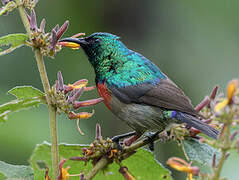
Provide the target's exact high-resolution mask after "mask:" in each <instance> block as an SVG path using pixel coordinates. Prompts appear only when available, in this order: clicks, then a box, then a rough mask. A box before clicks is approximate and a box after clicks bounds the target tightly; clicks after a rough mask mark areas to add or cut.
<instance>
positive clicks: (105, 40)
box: [60, 33, 219, 139]
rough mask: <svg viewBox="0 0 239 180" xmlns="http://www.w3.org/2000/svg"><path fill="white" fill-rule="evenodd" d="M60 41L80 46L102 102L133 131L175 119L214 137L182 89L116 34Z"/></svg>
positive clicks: (169, 124)
mask: <svg viewBox="0 0 239 180" xmlns="http://www.w3.org/2000/svg"><path fill="white" fill-rule="evenodd" d="M60 42H63V43H64V45H65V46H67V43H68V44H69V45H68V47H71V48H74V47H81V48H82V49H83V50H84V52H85V54H86V55H87V57H88V59H89V61H90V63H91V65H92V66H93V68H94V71H95V83H96V86H97V91H98V93H99V95H100V96H101V97H102V98H103V99H104V104H105V105H106V106H107V108H108V109H109V110H110V111H111V112H112V113H113V114H115V115H116V116H117V117H118V118H119V119H121V120H122V121H123V122H125V123H126V124H127V125H129V126H130V127H131V128H132V129H133V130H134V131H135V132H136V134H137V135H142V134H144V133H145V132H149V131H150V132H163V131H164V130H169V129H170V128H171V127H172V125H173V124H175V123H176V124H181V123H185V124H187V125H188V126H190V127H194V128H196V129H198V130H199V131H201V132H202V133H204V134H206V135H207V136H209V137H211V138H214V139H217V137H218V134H219V132H218V131H217V130H216V129H214V128H213V127H211V126H209V125H208V124H206V123H204V122H203V121H201V120H200V119H199V118H200V117H202V115H200V114H199V113H198V112H197V111H196V110H195V109H194V107H193V106H192V104H191V101H190V99H189V98H188V97H187V96H186V95H185V94H184V92H183V91H182V90H181V89H180V88H179V87H178V86H177V85H176V84H175V83H174V82H173V81H172V80H170V79H169V78H168V76H167V75H165V74H164V73H163V72H162V71H161V70H160V69H159V68H158V67H157V66H156V65H155V64H154V63H153V62H151V61H150V60H149V59H147V58H146V57H144V56H143V55H141V54H139V53H137V52H135V51H133V50H130V49H128V48H127V47H126V46H125V45H124V44H123V43H122V42H121V41H120V38H119V37H118V36H116V35H113V34H110V33H94V34H92V35H90V36H88V37H83V38H72V37H71V38H64V39H62V40H60Z"/></svg>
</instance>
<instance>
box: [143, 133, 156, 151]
mask: <svg viewBox="0 0 239 180" xmlns="http://www.w3.org/2000/svg"><path fill="white" fill-rule="evenodd" d="M158 134H159V132H148V133H147V134H145V136H146V137H147V138H148V141H149V150H150V151H154V139H155V138H156V137H157V136H158Z"/></svg>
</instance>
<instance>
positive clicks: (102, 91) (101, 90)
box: [97, 83, 111, 110]
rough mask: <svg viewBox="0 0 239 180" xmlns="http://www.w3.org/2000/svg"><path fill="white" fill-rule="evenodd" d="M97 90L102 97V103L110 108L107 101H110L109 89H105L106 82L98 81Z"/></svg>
mask: <svg viewBox="0 0 239 180" xmlns="http://www.w3.org/2000/svg"><path fill="white" fill-rule="evenodd" d="M97 91H98V93H99V95H100V96H101V97H103V98H104V103H105V105H106V106H107V108H108V109H109V110H111V108H110V106H109V103H110V101H111V94H110V92H109V90H108V89H107V87H106V84H105V83H104V84H102V83H98V84H97Z"/></svg>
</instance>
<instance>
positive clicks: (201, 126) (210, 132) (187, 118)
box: [175, 112, 219, 139]
mask: <svg viewBox="0 0 239 180" xmlns="http://www.w3.org/2000/svg"><path fill="white" fill-rule="evenodd" d="M175 119H177V120H180V121H181V122H183V123H186V124H188V125H189V126H191V127H194V128H196V129H198V130H199V131H201V132H202V133H204V134H206V135H207V136H209V137H211V138H214V139H217V138H218V135H219V131H217V130H216V129H214V128H213V127H211V126H209V125H208V124H206V123H204V122H203V121H201V120H200V119H198V118H197V117H194V116H191V115H189V114H186V113H181V112H177V113H175Z"/></svg>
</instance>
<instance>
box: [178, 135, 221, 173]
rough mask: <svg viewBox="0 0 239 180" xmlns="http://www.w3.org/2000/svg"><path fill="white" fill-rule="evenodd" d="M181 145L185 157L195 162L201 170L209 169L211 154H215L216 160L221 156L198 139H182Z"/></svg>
mask: <svg viewBox="0 0 239 180" xmlns="http://www.w3.org/2000/svg"><path fill="white" fill-rule="evenodd" d="M182 147H183V150H184V154H185V156H186V157H187V159H188V160H190V161H193V162H195V163H196V164H198V165H199V166H200V167H202V168H203V171H207V172H209V171H210V170H211V166H212V160H213V155H214V154H216V158H217V160H218V159H219V158H220V156H221V154H220V152H219V151H218V150H217V149H215V148H213V147H212V146H210V145H208V144H206V143H200V142H199V140H198V139H194V138H190V139H186V140H183V141H182ZM200 169H201V168H200ZM201 170H202V169H201Z"/></svg>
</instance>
